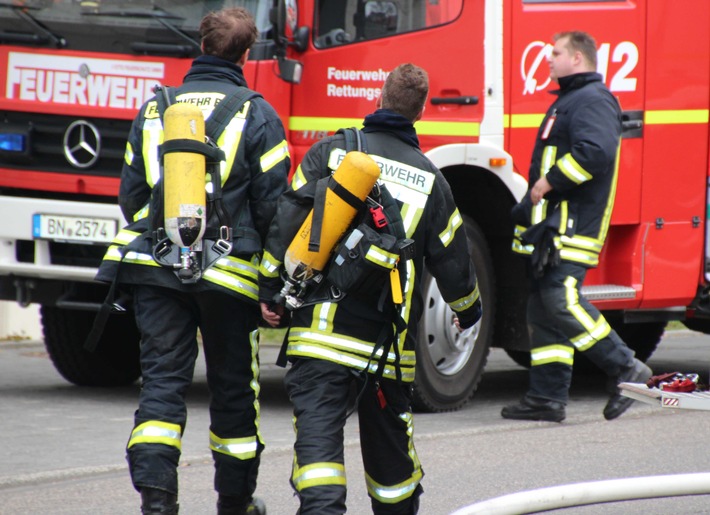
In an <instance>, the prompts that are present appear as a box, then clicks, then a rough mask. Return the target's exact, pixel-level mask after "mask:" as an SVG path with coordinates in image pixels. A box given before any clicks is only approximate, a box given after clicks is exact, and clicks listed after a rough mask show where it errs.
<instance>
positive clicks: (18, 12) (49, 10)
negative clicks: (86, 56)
mask: <svg viewBox="0 0 710 515" xmlns="http://www.w3.org/2000/svg"><path fill="white" fill-rule="evenodd" d="M240 6H241V7H246V8H247V9H249V11H250V12H251V13H252V14H253V15H254V17H255V19H256V22H257V27H258V28H259V31H260V33H261V34H262V37H264V38H265V37H266V33H267V32H268V31H269V30H270V28H271V25H270V22H269V6H268V3H267V2H259V1H258V0H226V1H225V0H201V1H196V0H26V1H22V2H21V1H19V0H0V44H10V45H21V46H31V47H54V48H69V49H72V50H86V51H94V52H107V53H123V54H133V55H167V56H175V57H194V56H196V55H199V52H200V48H199V35H198V28H199V23H200V20H201V19H202V17H203V16H204V15H205V14H206V13H208V12H209V11H212V10H217V9H220V8H222V7H240Z"/></svg>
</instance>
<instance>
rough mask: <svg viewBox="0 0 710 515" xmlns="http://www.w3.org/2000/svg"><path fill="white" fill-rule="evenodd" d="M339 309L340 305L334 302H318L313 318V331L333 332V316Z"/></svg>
mask: <svg viewBox="0 0 710 515" xmlns="http://www.w3.org/2000/svg"><path fill="white" fill-rule="evenodd" d="M337 310H338V305H337V304H336V303H334V302H323V303H322V304H317V305H316V306H315V307H314V308H313V319H312V320H311V329H312V330H313V331H322V332H324V333H332V332H333V317H334V316H335V312H336V311H337Z"/></svg>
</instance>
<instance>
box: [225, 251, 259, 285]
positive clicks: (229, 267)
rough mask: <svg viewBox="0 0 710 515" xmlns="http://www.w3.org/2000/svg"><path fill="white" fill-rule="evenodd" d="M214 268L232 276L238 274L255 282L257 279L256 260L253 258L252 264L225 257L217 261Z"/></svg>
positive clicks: (257, 267)
mask: <svg viewBox="0 0 710 515" xmlns="http://www.w3.org/2000/svg"><path fill="white" fill-rule="evenodd" d="M214 266H215V268H217V269H220V270H224V271H225V272H229V273H232V274H240V275H244V276H246V277H249V278H251V279H254V280H256V279H257V278H258V277H259V266H258V258H256V257H255V258H254V262H249V261H246V260H244V259H239V258H238V257H234V256H227V257H223V258H220V259H218V260H217V262H216V263H215V264H214Z"/></svg>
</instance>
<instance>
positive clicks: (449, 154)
mask: <svg viewBox="0 0 710 515" xmlns="http://www.w3.org/2000/svg"><path fill="white" fill-rule="evenodd" d="M427 157H429V158H430V159H431V160H432V162H433V163H434V164H435V165H436V166H437V167H438V168H439V169H440V170H441V172H442V173H443V174H444V177H445V178H446V180H447V182H448V183H449V185H450V186H451V190H452V193H453V195H454V200H455V202H456V205H457V206H458V208H459V211H460V212H461V213H462V214H465V215H467V216H469V217H470V218H471V219H473V220H474V221H475V222H476V224H477V225H478V226H479V227H480V228H481V230H482V231H483V233H484V235H485V238H486V242H487V243H488V246H489V250H490V252H491V256H492V258H493V262H494V273H495V276H496V277H495V281H494V284H495V285H496V298H497V302H496V313H497V316H496V319H495V327H494V331H493V342H492V345H493V346H494V347H503V348H506V349H514V350H528V349H529V339H528V333H527V327H526V323H525V309H526V304H527V291H528V286H527V284H528V283H527V279H526V276H525V263H524V260H523V258H521V257H520V256H518V255H517V254H515V253H513V252H512V251H511V242H512V235H513V224H512V221H511V218H510V210H511V209H512V207H513V206H514V205H515V204H516V203H517V202H518V201H519V200H520V199H521V198H522V197H523V195H524V194H525V192H526V191H527V181H526V180H525V179H524V178H523V177H522V176H521V175H520V174H518V173H517V172H516V171H515V170H514V165H513V158H512V157H511V156H510V154H508V153H507V152H505V151H503V150H502V149H500V148H497V147H495V146H491V145H485V144H452V145H444V146H441V147H437V148H435V149H433V150H431V151H429V152H428V153H427ZM494 158H495V159H501V158H503V159H505V164H504V165H502V166H490V162H491V159H494Z"/></svg>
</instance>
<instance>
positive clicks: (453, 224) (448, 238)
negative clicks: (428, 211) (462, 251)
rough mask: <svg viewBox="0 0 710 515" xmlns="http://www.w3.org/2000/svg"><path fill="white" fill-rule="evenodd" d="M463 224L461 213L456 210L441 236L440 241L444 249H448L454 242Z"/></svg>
mask: <svg viewBox="0 0 710 515" xmlns="http://www.w3.org/2000/svg"><path fill="white" fill-rule="evenodd" d="M461 224H463V219H462V218H461V213H459V210H458V208H457V209H454V212H453V213H452V214H451V217H449V223H448V224H447V227H446V229H445V230H444V231H443V232H441V233H440V234H439V239H440V240H441V243H442V244H443V245H444V247H448V246H449V244H450V243H451V242H452V241H454V236H455V235H456V229H458V228H459V227H461Z"/></svg>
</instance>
